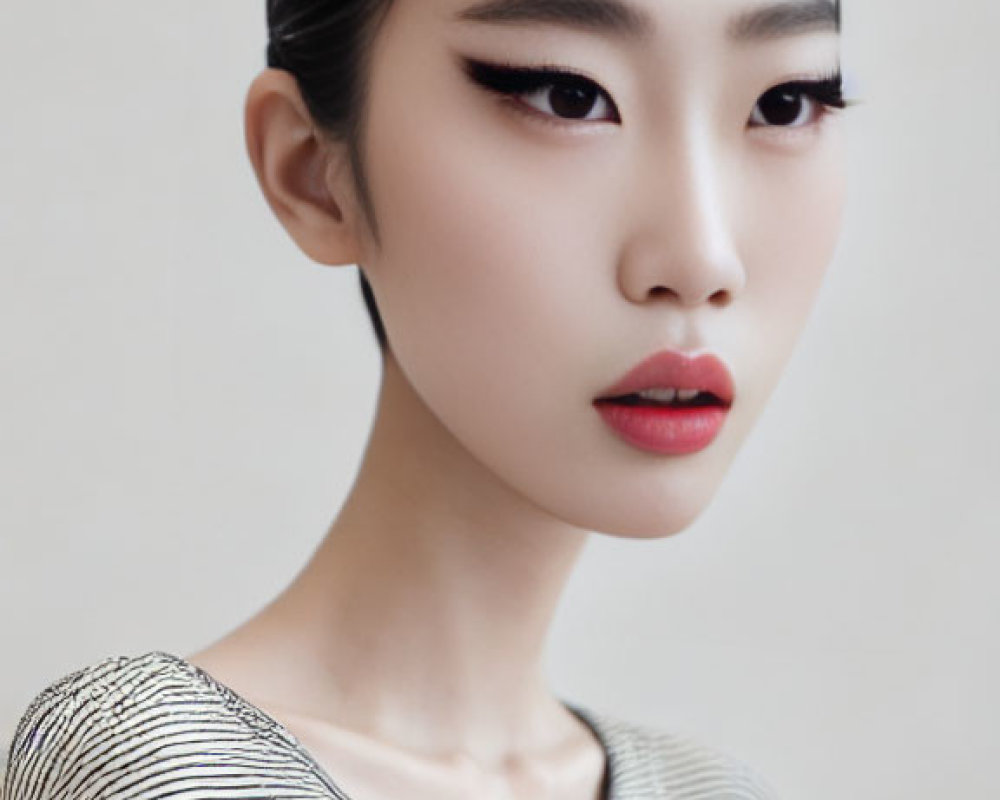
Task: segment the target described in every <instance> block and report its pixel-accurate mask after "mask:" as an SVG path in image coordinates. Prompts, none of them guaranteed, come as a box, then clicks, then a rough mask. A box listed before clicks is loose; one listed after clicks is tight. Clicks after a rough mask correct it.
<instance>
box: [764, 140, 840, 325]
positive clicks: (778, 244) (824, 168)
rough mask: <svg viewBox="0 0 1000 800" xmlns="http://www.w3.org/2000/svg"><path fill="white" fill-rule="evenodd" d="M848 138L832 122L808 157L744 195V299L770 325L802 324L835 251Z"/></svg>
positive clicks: (776, 169) (774, 170) (776, 167)
mask: <svg viewBox="0 0 1000 800" xmlns="http://www.w3.org/2000/svg"><path fill="white" fill-rule="evenodd" d="M842 155H843V143H842V140H841V137H840V135H839V131H837V130H836V129H835V128H833V127H832V126H831V129H830V130H829V131H828V132H827V136H826V137H825V138H824V140H823V141H822V143H821V144H820V145H817V146H815V148H814V150H813V151H812V152H811V153H810V154H809V155H807V156H804V157H801V158H798V159H789V160H788V162H787V163H780V162H779V163H777V164H772V165H769V166H768V167H767V168H766V169H765V171H763V172H762V173H761V174H760V176H759V178H758V180H757V182H756V183H755V184H754V186H753V190H752V197H750V198H747V199H746V205H747V207H748V208H751V209H753V210H752V212H751V214H750V216H749V223H748V225H749V231H750V232H749V234H748V235H747V236H746V242H747V247H746V260H747V263H748V265H749V276H748V282H747V297H746V298H745V299H746V301H747V302H748V303H750V304H753V305H754V306H757V307H758V308H759V309H761V310H765V307H766V311H767V319H768V320H769V321H770V323H771V324H770V325H765V330H766V329H767V328H769V327H771V326H773V327H778V328H780V329H782V330H785V331H787V332H789V333H793V332H796V331H798V329H799V328H800V327H801V325H802V323H803V322H804V321H805V319H806V317H807V316H808V314H809V311H810V309H811V307H812V304H813V301H814V299H815V296H816V292H817V290H818V288H819V286H820V283H821V282H822V279H823V276H824V274H825V272H826V268H827V266H828V265H829V262H830V260H831V258H832V256H833V251H834V249H835V246H836V243H837V239H838V236H839V232H840V225H841V217H842V212H843V203H844V196H845V189H846V186H845V172H846V170H845V169H844V164H843V158H842Z"/></svg>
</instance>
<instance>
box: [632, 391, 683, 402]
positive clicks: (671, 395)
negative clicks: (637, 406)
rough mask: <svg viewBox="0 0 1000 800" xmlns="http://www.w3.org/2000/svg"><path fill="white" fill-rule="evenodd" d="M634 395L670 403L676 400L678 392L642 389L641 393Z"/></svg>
mask: <svg viewBox="0 0 1000 800" xmlns="http://www.w3.org/2000/svg"><path fill="white" fill-rule="evenodd" d="M636 394H638V395H639V397H643V398H645V399H646V400H659V401H661V402H663V403H672V402H674V400H676V399H677V394H678V392H677V390H676V389H643V390H642V391H641V392H636ZM695 394H697V392H695Z"/></svg>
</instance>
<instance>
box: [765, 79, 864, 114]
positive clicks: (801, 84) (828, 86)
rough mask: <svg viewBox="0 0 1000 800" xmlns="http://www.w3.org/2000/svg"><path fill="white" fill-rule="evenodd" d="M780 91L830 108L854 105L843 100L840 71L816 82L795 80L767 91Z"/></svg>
mask: <svg viewBox="0 0 1000 800" xmlns="http://www.w3.org/2000/svg"><path fill="white" fill-rule="evenodd" d="M779 89H780V90H782V91H784V92H787V93H789V94H803V95H807V96H808V97H811V98H813V99H814V100H816V101H817V102H819V103H822V104H823V105H825V106H829V107H831V108H840V109H843V108H847V107H848V106H851V105H854V101H853V100H846V99H845V98H844V76H843V74H842V73H841V71H840V70H839V69H838V70H834V71H833V72H831V73H828V74H826V75H822V76H820V77H819V78H818V79H816V80H797V81H789V82H788V83H782V84H779V85H778V86H775V87H773V88H772V89H770V90H769V91H772V92H773V91H777V90H779Z"/></svg>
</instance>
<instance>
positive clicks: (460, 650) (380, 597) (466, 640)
mask: <svg viewBox="0 0 1000 800" xmlns="http://www.w3.org/2000/svg"><path fill="white" fill-rule="evenodd" d="M585 543H586V532H585V531H582V530H580V529H578V528H575V527H572V526H570V525H567V524H566V523H564V522H562V521H561V520H558V519H556V518H555V517H553V516H552V515H550V514H548V513H547V512H545V511H544V510H543V509H541V508H539V507H538V506H536V505H534V504H533V503H532V502H531V501H530V500H528V499H526V498H525V497H523V496H522V495H520V494H518V493H516V492H515V491H514V490H513V489H511V488H510V487H509V486H507V485H506V484H504V483H502V482H501V481H499V480H498V479H497V478H496V476H495V475H493V474H492V473H491V472H490V471H489V470H488V469H487V468H486V467H484V466H483V465H482V464H480V463H479V462H478V461H477V460H476V459H475V458H474V457H473V456H472V455H471V454H470V453H469V452H468V451H467V450H466V449H465V448H464V447H463V446H462V445H461V443H459V442H458V441H457V440H456V439H455V438H454V437H453V436H452V435H451V434H450V433H449V432H448V431H447V430H446V429H445V428H444V427H443V426H442V425H441V424H440V422H439V421H438V420H437V418H436V417H435V416H434V415H433V414H432V413H431V412H430V410H429V409H428V408H427V407H426V406H425V405H424V403H423V402H422V401H421V400H420V399H419V397H418V396H417V395H416V393H415V392H414V391H413V389H412V387H411V386H410V384H409V383H408V381H407V380H406V379H405V377H404V376H403V374H402V373H401V372H400V370H399V367H398V365H397V364H396V363H395V361H394V360H393V359H392V357H391V356H387V357H386V359H385V370H384V374H383V383H382V389H381V392H380V396H379V403H378V411H377V415H376V420H375V424H374V427H373V431H372V434H371V438H370V440H369V442H368V447H367V449H366V454H365V458H364V461H363V463H362V466H361V469H360V471H359V473H358V477H357V479H356V481H355V484H354V486H353V487H352V490H351V492H350V494H349V496H348V498H347V500H346V502H345V504H344V506H343V508H342V509H341V512H340V514H339V515H338V517H337V519H336V521H335V522H334V523H333V525H332V527H331V529H330V531H329V533H328V535H327V537H326V538H325V539H324V541H323V543H322V544H321V545H320V547H319V548H318V549H317V551H316V552H315V554H314V555H313V557H312V559H311V560H310V562H309V563H308V564H307V566H306V567H305V569H304V570H303V571H302V573H301V574H300V575H299V576H298V578H297V579H296V580H295V581H294V582H293V583H292V584H291V586H289V588H288V589H287V590H286V591H285V592H284V593H283V594H282V595H281V596H280V597H279V598H278V599H277V600H276V601H275V602H274V603H272V605H271V606H269V607H268V608H267V609H265V611H264V612H262V614H261V615H260V617H259V619H258V620H255V621H254V622H253V623H251V627H253V626H256V633H257V634H260V632H261V630H264V631H265V632H269V633H270V635H265V640H269V641H274V640H276V639H278V640H280V648H281V651H282V652H284V653H286V654H287V655H286V656H285V657H287V658H295V659H296V665H295V667H294V669H293V671H292V674H295V675H297V676H302V675H303V673H304V672H305V671H307V670H308V669H312V670H314V672H313V674H311V675H308V676H305V678H304V682H303V683H301V684H300V686H301V687H310V688H308V689H306V688H302V689H301V691H302V692H305V693H308V694H309V695H310V696H311V697H310V702H309V705H310V706H311V707H312V708H326V709H329V712H328V713H329V714H330V716H331V717H334V718H336V719H337V720H338V723H339V724H342V725H345V726H349V727H353V728H355V729H363V730H364V729H366V730H368V731H370V732H373V733H374V732H376V731H377V732H378V733H379V734H381V735H387V736H389V737H391V738H392V739H393V740H395V741H397V742H399V743H401V744H409V745H411V746H413V747H415V748H417V749H421V750H423V749H425V748H429V747H431V748H437V747H447V748H458V747H460V748H464V749H467V750H468V749H472V750H476V751H478V752H502V751H505V750H509V749H510V748H511V747H512V743H514V742H520V743H522V744H523V743H524V742H526V741H534V742H536V743H537V742H539V741H541V740H542V739H544V738H545V736H546V735H548V736H550V737H551V736H552V733H553V730H554V728H555V725H554V724H553V722H554V720H557V719H562V720H563V721H562V731H561V732H563V733H564V732H565V730H566V725H567V724H568V723H567V721H566V718H567V717H568V714H567V712H566V711H565V710H564V709H563V708H562V707H561V706H560V705H559V704H558V702H557V700H556V699H555V697H554V696H553V695H552V693H551V692H550V691H549V690H548V689H547V687H546V681H545V678H544V675H543V669H542V659H543V654H544V649H545V641H546V635H547V631H548V628H549V626H550V623H551V621H552V617H553V615H554V613H555V611H556V607H557V604H558V600H559V597H560V595H561V592H562V589H563V587H564V585H565V583H566V581H567V579H568V577H569V574H570V572H571V570H572V568H573V565H574V564H575V562H576V559H577V558H578V556H579V554H580V552H581V550H582V548H583V546H584V545H585ZM306 664H309V665H313V666H310V667H306V666H304V665H306ZM317 704H319V705H317Z"/></svg>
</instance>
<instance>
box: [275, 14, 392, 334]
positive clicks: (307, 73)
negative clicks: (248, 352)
mask: <svg viewBox="0 0 1000 800" xmlns="http://www.w3.org/2000/svg"><path fill="white" fill-rule="evenodd" d="M391 5H392V0H267V29H268V46H267V66H268V67H273V68H276V69H283V70H286V71H288V72H290V73H291V74H292V75H293V76H294V77H295V79H296V81H297V83H298V86H299V91H300V92H301V94H302V99H303V101H304V102H305V104H306V107H307V108H308V109H309V113H310V114H311V115H312V117H313V121H314V122H315V123H316V125H317V126H318V127H319V128H320V129H321V130H322V131H323V132H324V133H326V134H327V135H329V136H330V137H332V138H334V139H336V140H338V141H342V142H344V143H345V144H346V146H347V153H348V158H349V160H350V164H351V170H352V174H353V177H354V183H355V187H356V188H357V192H358V197H359V199H360V203H361V206H362V211H363V213H364V215H365V218H366V221H367V222H368V225H369V228H370V229H371V231H372V234H373V236H374V237H375V240H376V241H378V225H377V221H376V219H375V213H374V210H373V207H372V202H371V194H370V192H369V189H368V183H367V179H366V176H365V170H364V162H363V154H362V148H361V143H362V141H363V136H362V133H363V128H364V122H365V119H364V117H365V100H366V97H367V93H368V71H369V70H368V65H369V60H370V58H369V57H370V51H371V45H372V42H373V41H374V39H375V35H376V33H377V32H378V29H379V26H380V24H381V22H382V20H383V19H384V17H385V15H386V13H387V12H388V10H389V8H390V6H391ZM358 281H359V283H360V285H361V296H362V297H363V298H364V301H365V307H366V308H367V310H368V316H369V318H370V319H371V323H372V328H373V329H374V331H375V338H376V339H377V340H378V344H379V347H380V348H381V349H382V351H383V352H385V350H386V349H387V346H388V345H387V340H386V334H385V327H384V326H383V324H382V316H381V314H380V313H379V310H378V306H377V305H376V304H375V296H374V295H373V294H372V289H371V285H370V284H369V283H368V279H367V278H366V277H365V274H364V271H363V270H362V269H361V266H360V265H358Z"/></svg>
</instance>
